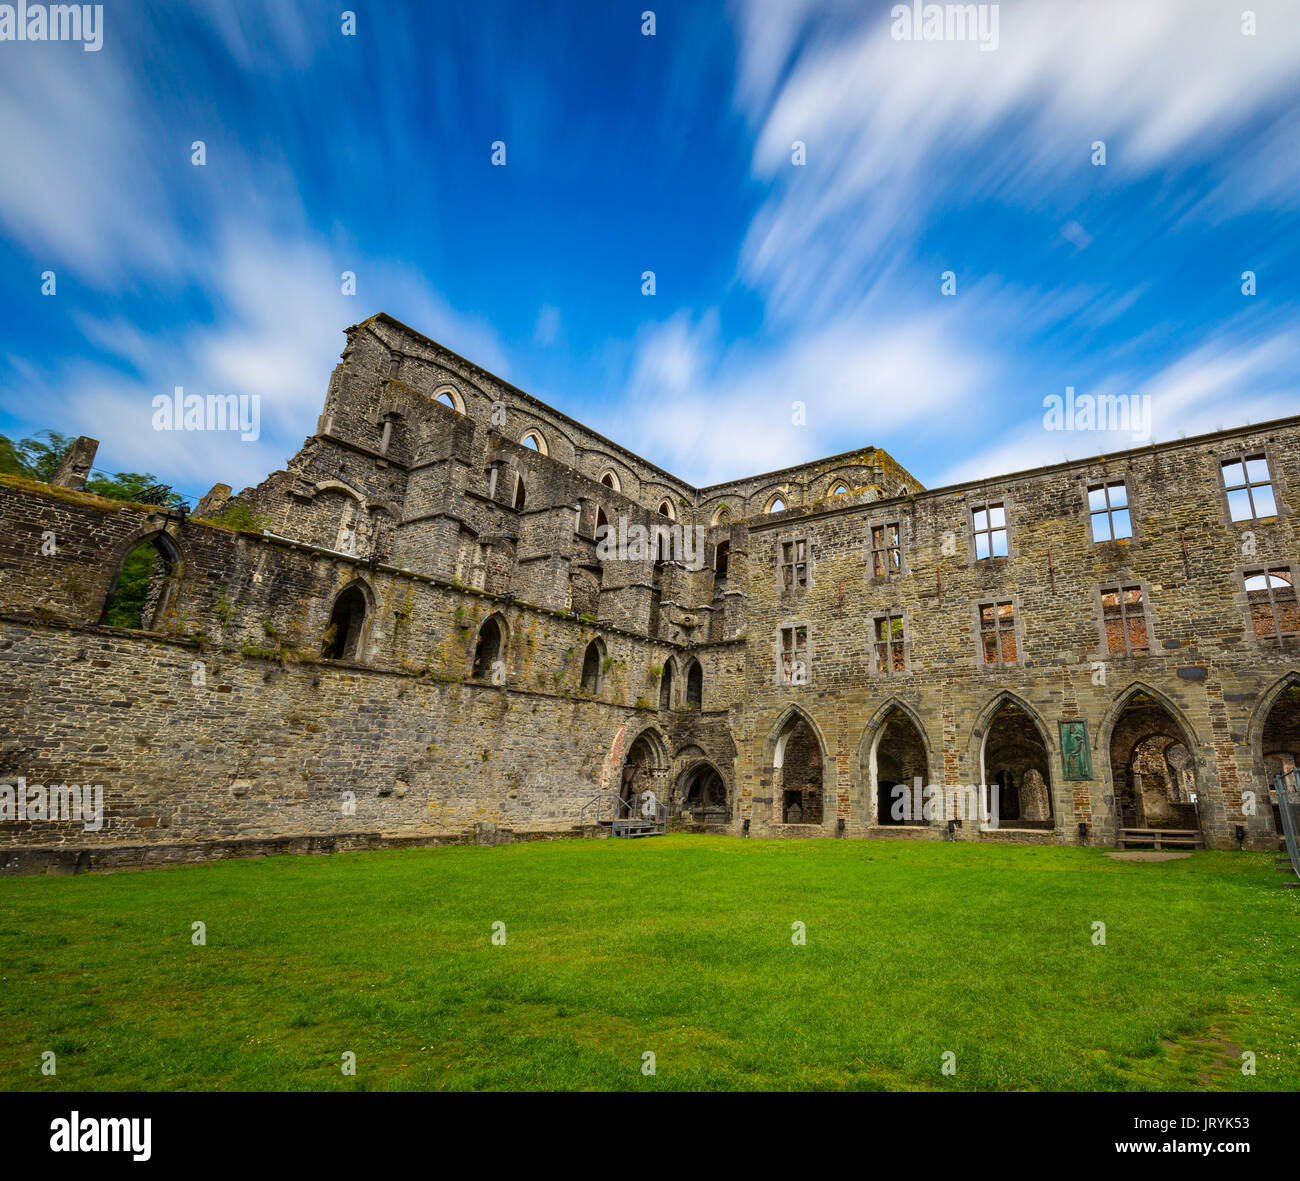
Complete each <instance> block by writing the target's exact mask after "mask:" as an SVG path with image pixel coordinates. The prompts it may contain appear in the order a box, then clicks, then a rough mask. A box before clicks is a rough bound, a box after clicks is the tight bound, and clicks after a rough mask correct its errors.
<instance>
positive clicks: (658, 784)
mask: <svg viewBox="0 0 1300 1181" xmlns="http://www.w3.org/2000/svg"><path fill="white" fill-rule="evenodd" d="M625 749H626V751H627V754H626V755H625V756H624V758H623V764H622V766H621V767H620V768H619V776H618V794H619V798H620V799H621V800H622V801H623V804H624V807H626V808H632V807H635V806H636V803H637V801H638V800H639V799H641V798H642V795H643V793H644V792H647V791H649V792H653V793H654V796H655V798H656V799H658V800H660V801H661V802H662V803H664V804H667V802H668V795H669V792H668V787H669V783H668V776H669V767H670V766H671V763H672V759H671V756H670V754H669V747H668V742H667V740H666V739H665V738H664V736H663V732H662V731H661V730H660V729H659V727H658V726H655V725H653V724H651V725H649V726H646V727H645V728H644V729H643V730H641V731H640V733H638V734H637V736H636V737H635V738H633V739H632V741H631V742H629V743H628V744H627V746H626V748H625Z"/></svg>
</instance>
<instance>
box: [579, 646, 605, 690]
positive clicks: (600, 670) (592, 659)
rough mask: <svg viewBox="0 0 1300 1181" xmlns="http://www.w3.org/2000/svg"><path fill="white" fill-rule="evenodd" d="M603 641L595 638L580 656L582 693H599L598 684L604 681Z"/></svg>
mask: <svg viewBox="0 0 1300 1181" xmlns="http://www.w3.org/2000/svg"><path fill="white" fill-rule="evenodd" d="M605 652H606V649H605V641H604V640H602V639H601V638H600V637H599V636H597V637H596V638H595V639H594V640H592V641H591V643H590V644H588V645H587V650H586V651H585V652H584V653H583V656H582V691H583V692H584V693H599V692H600V683H601V681H602V680H603V679H604V668H605Z"/></svg>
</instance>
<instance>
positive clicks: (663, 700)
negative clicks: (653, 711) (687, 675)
mask: <svg viewBox="0 0 1300 1181" xmlns="http://www.w3.org/2000/svg"><path fill="white" fill-rule="evenodd" d="M676 671H677V661H676V657H673V656H670V657H668V659H667V660H665V661H664V671H663V672H662V673H661V674H660V676H659V708H660V709H672V708H673V688H674V685H673V682H674V681H675V680H676V679H677V678H676Z"/></svg>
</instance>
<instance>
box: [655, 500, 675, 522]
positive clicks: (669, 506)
mask: <svg viewBox="0 0 1300 1181" xmlns="http://www.w3.org/2000/svg"><path fill="white" fill-rule="evenodd" d="M659 515H660V516H661V517H667V518H668V519H669V520H670V521H675V520H677V513H676V510H675V509H674V508H673V502H672V501H671V500H662V501H660V502H659Z"/></svg>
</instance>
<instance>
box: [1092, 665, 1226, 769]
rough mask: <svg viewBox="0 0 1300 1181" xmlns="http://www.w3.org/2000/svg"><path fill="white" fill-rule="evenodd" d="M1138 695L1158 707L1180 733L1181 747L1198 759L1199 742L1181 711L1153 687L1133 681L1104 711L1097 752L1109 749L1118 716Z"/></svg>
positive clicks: (1199, 751)
mask: <svg viewBox="0 0 1300 1181" xmlns="http://www.w3.org/2000/svg"><path fill="white" fill-rule="evenodd" d="M1139 694H1145V695H1146V696H1147V697H1150V698H1151V700H1152V701H1154V702H1155V703H1156V704H1157V705H1158V706H1160V707H1161V708H1162V709H1163V710H1164V711H1165V712H1166V713H1167V714H1168V715H1169V716H1170V718H1172V719H1173V722H1174V725H1175V726H1177V727H1178V729H1179V730H1180V731H1181V732H1182V735H1183V739H1184V741H1183V745H1184V746H1185V747H1187V752H1188V754H1190V755H1191V756H1192V758H1193V759H1194V760H1196V759H1199V757H1200V754H1201V742H1200V740H1199V739H1198V738H1197V736H1196V731H1195V730H1193V729H1192V726H1191V723H1190V722H1188V720H1187V718H1186V716H1185V715H1184V714H1183V711H1182V710H1181V709H1180V708H1179V707H1178V706H1177V705H1175V704H1174V703H1173V702H1172V701H1171V700H1170V699H1169V698H1168V697H1167V696H1165V694H1163V693H1162V692H1160V690H1159V689H1157V688H1156V687H1155V686H1154V685H1149V684H1147V682H1146V681H1133V682H1131V683H1130V684H1129V685H1128V686H1127V687H1126V688H1125V689H1123V690H1122V691H1121V692H1120V693H1119V695H1118V696H1117V697H1116V698H1115V699H1114V700H1113V701H1112V702H1111V705H1110V708H1109V709H1108V710H1107V711H1106V716H1105V717H1104V718H1102V720H1101V725H1100V726H1098V727H1097V748H1098V749H1099V750H1102V749H1105V750H1109V749H1110V740H1111V738H1112V737H1113V736H1114V732H1115V723H1116V722H1118V721H1119V718H1120V715H1121V714H1122V713H1123V712H1124V711H1125V710H1126V709H1127V708H1128V707H1129V705H1130V704H1131V703H1132V701H1133V698H1134V697H1137V696H1138V695H1139Z"/></svg>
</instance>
